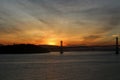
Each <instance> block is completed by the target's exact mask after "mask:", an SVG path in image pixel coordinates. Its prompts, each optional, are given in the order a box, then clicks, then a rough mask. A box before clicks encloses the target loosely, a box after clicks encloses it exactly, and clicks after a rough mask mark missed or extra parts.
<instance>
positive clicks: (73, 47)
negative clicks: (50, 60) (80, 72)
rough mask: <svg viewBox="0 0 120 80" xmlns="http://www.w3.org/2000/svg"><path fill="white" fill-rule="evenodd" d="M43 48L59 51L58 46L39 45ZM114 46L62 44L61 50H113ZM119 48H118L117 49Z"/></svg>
mask: <svg viewBox="0 0 120 80" xmlns="http://www.w3.org/2000/svg"><path fill="white" fill-rule="evenodd" d="M41 46H42V47H44V48H47V49H49V51H51V52H57V51H60V47H59V46H50V45H41ZM115 50H116V46H114V45H108V46H64V47H63V51H66V52H67V51H115ZM119 50H120V49H119Z"/></svg>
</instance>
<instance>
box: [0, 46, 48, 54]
mask: <svg viewBox="0 0 120 80" xmlns="http://www.w3.org/2000/svg"><path fill="white" fill-rule="evenodd" d="M48 52H50V51H49V50H48V49H47V48H43V47H40V46H37V45H33V44H16V45H1V46H0V54H5V53H6V54H9V53H10V54H18V53H21V54H22V53H25V54H26V53H48Z"/></svg>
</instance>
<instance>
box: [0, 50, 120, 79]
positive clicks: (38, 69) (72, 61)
mask: <svg viewBox="0 0 120 80" xmlns="http://www.w3.org/2000/svg"><path fill="white" fill-rule="evenodd" d="M114 53H115V52H97V51H96V52H65V53H64V54H63V55H60V53H59V52H51V53H46V54H16V55H15V54H1V55H0V80H120V56H119V55H115V54H114Z"/></svg>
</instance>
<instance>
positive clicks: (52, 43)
mask: <svg viewBox="0 0 120 80" xmlns="http://www.w3.org/2000/svg"><path fill="white" fill-rule="evenodd" d="M48 45H56V42H48Z"/></svg>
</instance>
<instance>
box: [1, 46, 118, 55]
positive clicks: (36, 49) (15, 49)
mask: <svg viewBox="0 0 120 80" xmlns="http://www.w3.org/2000/svg"><path fill="white" fill-rule="evenodd" d="M60 50H61V47H60V46H53V45H33V44H16V45H1V46H0V54H3V53H10V54H11V53H12V54H14V53H15V54H17V53H48V52H59V51H60ZM62 50H63V52H64V51H65V52H71V51H115V50H116V47H115V46H114V45H113V46H64V47H62Z"/></svg>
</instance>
